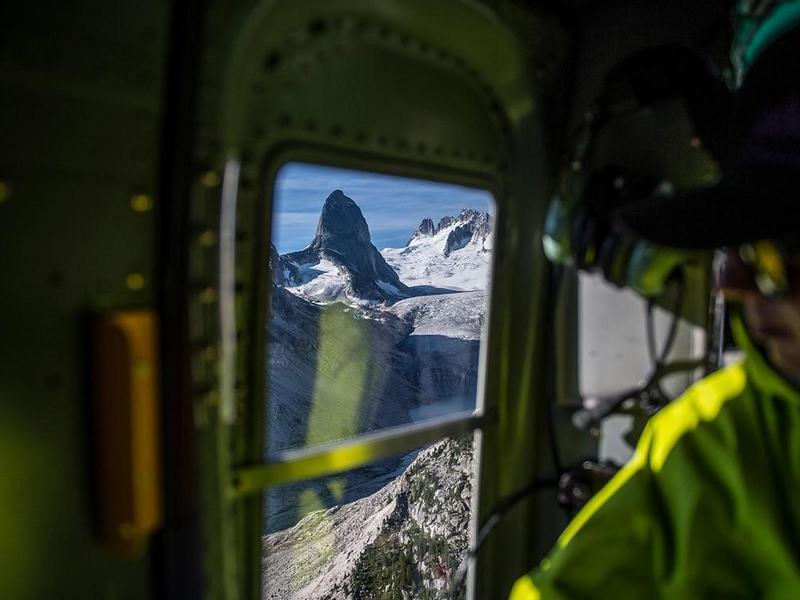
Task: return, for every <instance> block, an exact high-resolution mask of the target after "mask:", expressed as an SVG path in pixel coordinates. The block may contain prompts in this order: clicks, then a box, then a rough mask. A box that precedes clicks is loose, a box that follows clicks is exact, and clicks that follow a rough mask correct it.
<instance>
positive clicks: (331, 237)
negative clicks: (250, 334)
mask: <svg viewBox="0 0 800 600" xmlns="http://www.w3.org/2000/svg"><path fill="white" fill-rule="evenodd" d="M281 258H282V259H283V260H284V261H285V262H286V263H287V264H288V265H291V267H294V268H295V269H297V273H296V274H295V275H294V276H293V277H290V278H289V279H288V280H287V285H288V287H289V290H290V291H291V292H293V293H295V294H297V295H301V296H306V297H309V298H314V299H316V300H320V301H323V302H331V301H336V300H350V301H354V302H357V303H359V304H378V303H383V302H395V301H397V300H399V299H400V298H407V297H408V296H410V295H411V293H412V292H411V290H409V289H408V288H407V287H406V286H405V285H404V284H403V283H402V282H401V281H400V278H399V277H398V276H397V273H396V272H395V270H394V269H392V268H391V267H390V266H389V265H388V264H386V261H385V260H384V258H383V256H381V254H380V252H378V249H377V248H375V246H373V245H372V242H371V240H370V234H369V226H368V225H367V221H366V219H364V215H363V214H362V213H361V209H360V208H359V207H358V205H357V204H356V203H355V202H353V200H352V199H351V198H348V197H347V196H345V195H344V193H343V192H342V191H341V190H334V191H333V192H332V193H331V195H330V196H328V198H327V199H326V200H325V204H324V205H323V206H322V213H321V214H320V217H319V223H318V224H317V232H316V235H315V236H314V239H313V240H312V241H311V243H310V244H309V245H308V247H306V248H305V249H303V250H300V251H299V252H291V253H289V254H285V255H284V256H283V257H281Z"/></svg>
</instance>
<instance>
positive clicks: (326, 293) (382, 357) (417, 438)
mask: <svg viewBox="0 0 800 600" xmlns="http://www.w3.org/2000/svg"><path fill="white" fill-rule="evenodd" d="M274 198H275V201H274V210H273V233H272V241H273V246H272V248H271V258H270V267H271V276H272V278H271V282H270V285H271V293H270V305H269V315H268V326H267V327H268V331H267V343H268V348H267V364H266V386H267V393H266V399H267V411H266V415H267V419H266V427H265V437H266V444H265V448H266V457H265V459H266V461H267V463H271V464H273V465H278V466H282V467H285V469H286V471H285V472H287V473H290V472H292V469H293V465H300V464H305V463H303V461H306V460H307V458H308V456H309V453H311V454H313V455H314V456H317V457H318V458H320V461H322V462H324V461H326V460H327V461H328V462H332V461H333V459H332V458H331V457H332V456H335V455H336V452H337V451H341V452H343V450H342V448H350V447H354V446H353V444H356V445H357V444H358V443H360V442H358V440H360V439H365V440H373V442H370V443H371V444H372V446H370V447H383V448H384V450H383V451H380V452H377V453H376V454H373V455H372V456H374V457H375V458H376V460H371V459H370V460H363V461H361V464H359V466H358V468H354V469H348V470H344V471H343V472H339V471H341V470H340V469H334V468H332V469H329V470H328V471H327V473H328V474H325V476H323V477H314V476H313V475H309V476H307V477H306V476H296V475H289V476H286V477H284V478H282V480H281V482H280V483H279V484H276V485H273V486H271V487H268V488H267V489H266V491H265V493H264V501H265V509H266V510H265V515H266V516H265V523H264V536H263V539H262V541H263V551H264V561H263V565H262V575H263V582H262V597H263V598H297V599H306V598H308V599H310V598H328V597H338V596H337V594H344V596H342V597H353V598H362V597H363V598H383V597H385V598H395V597H399V596H398V594H399V593H400V591H401V590H403V591H405V592H406V593H407V594H411V596H410V597H414V598H446V597H448V595H447V594H448V588H449V586H450V585H451V584H452V581H453V578H454V577H455V574H456V571H457V569H458V567H459V565H460V564H461V562H462V561H463V560H464V558H465V556H466V551H467V548H468V544H469V535H470V523H471V513H470V506H471V498H472V472H473V437H472V433H471V430H472V429H474V428H475V425H474V424H471V423H474V421H470V419H473V417H474V414H475V411H476V408H478V407H479V398H478V389H479V385H478V384H479V379H480V373H479V364H480V361H479V356H480V349H481V342H482V338H483V331H484V325H485V322H486V309H487V300H488V289H489V288H488V283H489V276H490V267H491V263H492V249H493V203H492V198H491V196H490V194H488V193H487V192H485V191H482V190H476V189H472V188H464V187H460V186H454V185H449V184H442V183H433V182H425V181H419V180H410V179H403V178H398V177H390V176H384V175H376V174H371V173H363V172H354V171H346V170H343V169H334V168H330V167H320V166H314V165H308V164H300V163H290V164H288V165H286V166H284V167H283V169H282V170H281V171H280V172H279V173H278V176H277V178H276V184H275V193H274ZM459 432H462V433H460V434H459ZM375 440H377V441H375ZM365 443H366V442H365ZM348 444H349V446H348ZM390 446H391V447H392V448H393V451H392V452H389V451H388V448H389V447H390ZM314 453H316V454H314ZM367 463H368V464H367ZM298 468H299V467H298ZM322 471H325V469H322ZM334 471H337V472H335V473H334ZM331 473H332V474H331ZM277 479H281V478H277ZM277 479H276V481H277Z"/></svg>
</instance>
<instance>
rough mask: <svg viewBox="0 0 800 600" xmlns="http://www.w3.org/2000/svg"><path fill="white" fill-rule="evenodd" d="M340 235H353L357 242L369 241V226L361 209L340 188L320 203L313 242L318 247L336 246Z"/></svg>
mask: <svg viewBox="0 0 800 600" xmlns="http://www.w3.org/2000/svg"><path fill="white" fill-rule="evenodd" d="M342 237H354V238H355V240H356V241H357V242H358V243H363V244H369V243H370V235H369V226H368V225H367V220H366V219H365V218H364V215H363V214H362V212H361V209H360V208H359V207H358V205H357V204H356V203H355V202H354V201H353V199H352V198H348V197H347V196H345V194H344V192H343V191H342V190H334V191H333V192H331V194H330V195H329V196H328V197H327V198H326V199H325V204H323V205H322V213H320V216H319V223H317V233H316V236H315V238H314V242H313V243H315V244H318V246H319V247H325V246H329V245H331V244H333V246H336V245H337V244H338V242H340V241H342V240H341V239H340V238H342Z"/></svg>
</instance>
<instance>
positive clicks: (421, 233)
mask: <svg viewBox="0 0 800 600" xmlns="http://www.w3.org/2000/svg"><path fill="white" fill-rule="evenodd" d="M435 234H436V227H435V226H434V225H433V220H432V219H430V218H429V217H426V218H424V219H422V223H420V224H419V227H417V230H416V231H415V232H414V234H413V235H412V236H411V239H410V240H408V242H406V246H408V245H409V244H410V243H411V242H413V241H414V240H415V239H417V238H421V237H430V236H432V235H435Z"/></svg>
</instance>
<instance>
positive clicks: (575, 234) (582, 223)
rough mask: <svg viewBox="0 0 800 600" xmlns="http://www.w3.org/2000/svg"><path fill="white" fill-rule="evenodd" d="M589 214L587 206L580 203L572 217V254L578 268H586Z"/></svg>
mask: <svg viewBox="0 0 800 600" xmlns="http://www.w3.org/2000/svg"><path fill="white" fill-rule="evenodd" d="M588 218H589V215H588V213H587V210H586V206H585V205H583V204H579V205H578V206H577V207H576V208H575V215H574V216H573V218H572V226H571V227H570V231H571V237H572V256H573V258H574V260H575V267H576V268H577V269H585V268H586V262H585V259H586V225H587V221H588Z"/></svg>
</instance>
